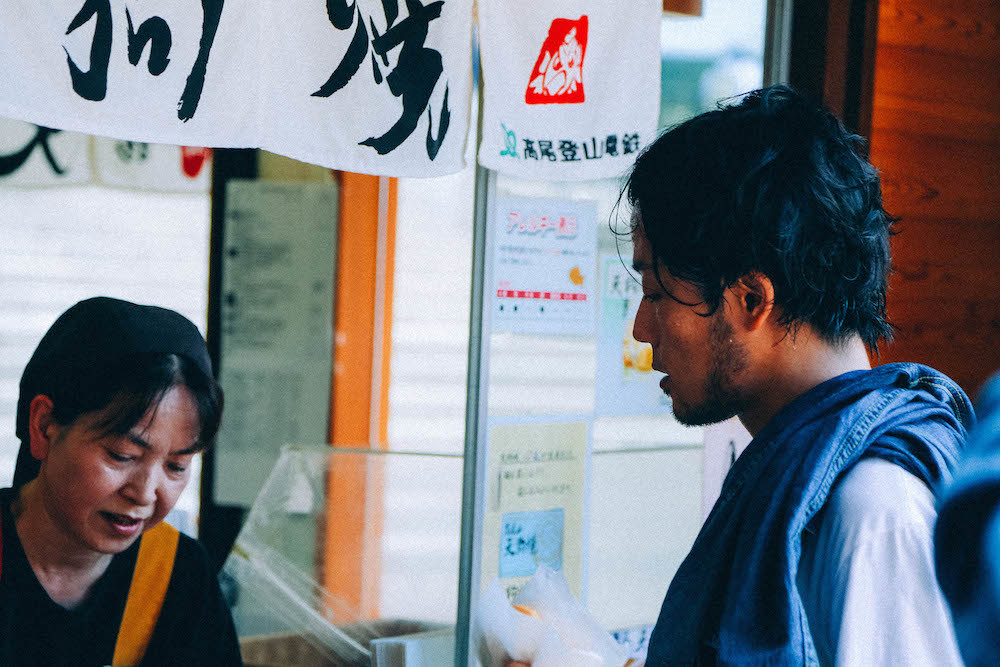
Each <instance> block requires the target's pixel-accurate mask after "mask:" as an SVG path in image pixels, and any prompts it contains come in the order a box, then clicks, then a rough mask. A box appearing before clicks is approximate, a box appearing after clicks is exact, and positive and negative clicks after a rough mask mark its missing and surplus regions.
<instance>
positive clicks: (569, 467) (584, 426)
mask: <svg viewBox="0 0 1000 667" xmlns="http://www.w3.org/2000/svg"><path fill="white" fill-rule="evenodd" d="M488 452H489V453H488V464H487V465H488V468H487V478H486V479H487V488H486V494H487V495H486V511H485V514H484V520H483V538H482V561H481V562H482V582H481V587H482V588H484V587H485V586H486V585H488V584H489V582H490V581H492V580H493V579H494V578H496V577H499V578H500V580H501V583H502V584H503V585H504V588H505V589H506V590H507V594H508V596H510V597H513V596H514V595H515V594H516V593H517V591H518V590H520V588H521V586H523V585H524V583H525V582H526V581H527V580H528V579H529V578H530V577H531V575H532V574H534V572H535V568H536V567H537V564H538V563H544V564H545V565H548V566H549V567H552V568H553V569H557V570H558V569H561V570H562V572H563V574H564V576H565V577H566V580H567V581H568V582H569V585H570V588H571V589H572V591H573V593H574V594H575V595H576V596H578V597H580V596H581V595H582V593H583V579H584V576H583V575H584V565H585V564H584V544H585V537H586V530H585V526H586V498H587V474H588V469H589V466H588V458H589V453H590V423H589V421H583V420H580V421H560V420H546V419H534V420H521V421H516V422H515V421H501V420H494V421H493V423H491V426H490V429H489V448H488Z"/></svg>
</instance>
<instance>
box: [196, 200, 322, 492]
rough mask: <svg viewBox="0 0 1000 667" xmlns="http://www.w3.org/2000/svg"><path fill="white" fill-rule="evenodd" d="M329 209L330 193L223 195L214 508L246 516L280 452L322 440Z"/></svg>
mask: <svg viewBox="0 0 1000 667" xmlns="http://www.w3.org/2000/svg"><path fill="white" fill-rule="evenodd" d="M337 206H338V189H337V187H336V185H333V184H318V183H270V182H266V181H241V180H237V181H230V182H229V183H228V185H227V190H226V213H225V248H224V251H223V272H222V273H223V285H222V303H221V306H220V310H221V320H222V326H221V346H220V347H221V361H220V369H219V370H220V373H219V379H220V382H221V384H222V388H223V390H224V391H225V395H226V412H225V416H224V418H223V423H222V427H221V429H220V431H219V437H218V443H217V445H216V466H215V495H216V501H217V502H219V503H223V504H234V505H244V506H249V505H250V504H251V503H252V502H253V500H254V498H255V497H256V495H257V492H258V491H259V489H260V488H261V486H262V485H263V483H264V480H265V479H266V477H267V475H268V473H269V472H270V470H271V468H272V466H273V465H274V463H275V462H276V461H277V459H278V454H279V450H280V448H281V446H282V445H284V444H288V443H302V442H308V443H316V442H325V441H326V439H327V431H328V415H329V412H330V375H331V369H332V363H333V289H334V287H333V283H334V275H335V264H336V243H335V237H336V228H337V224H336V223H337Z"/></svg>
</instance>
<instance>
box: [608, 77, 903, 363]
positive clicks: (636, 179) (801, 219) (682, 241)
mask: <svg viewBox="0 0 1000 667" xmlns="http://www.w3.org/2000/svg"><path fill="white" fill-rule="evenodd" d="M862 146H863V139H862V138H861V137H859V136H857V135H854V134H852V133H850V132H848V131H847V130H846V129H845V128H844V126H843V125H842V124H841V123H840V121H838V120H837V119H836V118H835V117H834V116H833V115H832V114H831V113H829V112H828V111H826V110H825V109H823V108H822V107H820V106H818V105H816V104H814V103H812V102H811V101H809V100H808V99H807V98H806V97H804V96H803V95H801V94H800V93H798V92H796V91H794V90H792V89H791V88H789V87H787V86H784V85H779V86H773V87H770V88H765V89H763V90H757V91H754V92H751V93H749V94H747V95H746V96H745V97H743V98H742V99H741V100H740V102H739V103H737V104H733V105H730V106H720V107H719V108H718V109H716V110H713V111H709V112H707V113H704V114H701V115H699V116H696V117H694V118H692V119H690V120H688V121H686V122H684V123H682V124H680V125H678V126H676V127H674V128H672V129H670V130H669V131H667V132H665V133H664V134H662V135H661V136H660V137H659V138H658V139H657V140H656V141H655V142H653V143H652V144H651V145H650V146H649V147H647V148H646V149H645V150H644V151H643V152H642V153H641V154H640V155H639V157H638V159H637V160H636V162H635V165H634V166H633V168H632V170H631V172H630V174H629V176H628V179H627V181H626V183H625V186H624V189H623V194H627V197H628V201H629V203H630V204H631V205H632V207H633V211H635V212H637V213H638V214H639V215H638V216H636V217H633V222H632V230H631V231H633V232H635V231H636V228H637V227H638V231H639V232H641V233H642V234H643V235H644V236H645V237H646V238H647V239H648V240H649V243H650V246H651V248H652V252H653V256H654V258H655V260H656V262H657V268H658V269H659V268H660V267H662V268H664V269H666V270H667V271H668V272H669V273H670V275H672V276H673V277H675V278H678V279H680V280H684V281H688V282H691V283H693V284H694V285H696V286H697V287H698V288H699V289H700V291H701V294H702V298H703V299H704V300H705V304H706V305H707V306H708V307H709V309H710V311H711V312H714V311H715V310H716V309H717V308H718V307H719V304H720V303H721V300H722V296H723V292H724V291H725V290H726V288H727V287H730V286H732V285H734V284H735V283H736V282H737V281H738V280H739V278H741V277H742V276H744V275H746V274H748V273H754V272H756V273H761V274H763V275H766V276H767V277H768V278H769V279H770V280H771V282H772V284H773V285H774V290H775V305H776V306H777V308H779V309H780V313H781V319H780V320H779V322H780V323H781V324H783V325H784V326H785V327H786V328H787V329H788V331H789V332H790V333H792V334H793V335H794V332H795V330H796V329H797V328H798V326H799V325H801V324H802V323H808V324H809V325H811V326H812V327H813V328H814V329H815V330H816V331H817V332H818V333H819V334H820V335H821V336H822V337H823V338H824V339H825V340H828V341H830V342H833V343H837V342H841V341H844V340H845V339H847V338H848V337H850V336H851V335H853V334H855V333H857V334H858V335H860V337H861V339H862V340H863V341H864V343H865V344H866V345H867V346H868V348H869V349H871V350H872V351H875V352H876V353H877V346H878V343H879V341H880V340H884V341H886V342H888V341H891V340H892V330H893V328H894V327H893V325H891V324H890V323H889V322H888V319H887V317H886V312H885V300H886V290H887V288H888V277H889V273H890V271H891V263H890V257H889V236H890V235H891V233H892V229H891V228H892V225H893V223H894V222H896V220H895V219H894V218H893V217H891V216H890V215H889V214H888V213H886V211H885V209H884V208H883V207H882V193H881V188H880V185H879V176H878V172H877V171H876V170H875V168H874V167H873V166H872V165H871V164H870V163H869V162H868V161H867V159H866V158H865V157H863V155H862V154H861V152H860V150H859V149H861V148H862Z"/></svg>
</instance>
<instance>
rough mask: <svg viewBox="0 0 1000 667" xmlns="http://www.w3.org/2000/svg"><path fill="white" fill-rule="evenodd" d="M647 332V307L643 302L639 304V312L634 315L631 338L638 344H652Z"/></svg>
mask: <svg viewBox="0 0 1000 667" xmlns="http://www.w3.org/2000/svg"><path fill="white" fill-rule="evenodd" d="M649 334H650V332H649V307H648V306H647V305H646V302H645V301H642V302H640V303H639V310H637V311H636V313H635V320H634V321H633V322H632V338H635V339H636V340H637V341H639V342H640V343H652V342H653V341H652V340H650V338H651V337H650V335H649Z"/></svg>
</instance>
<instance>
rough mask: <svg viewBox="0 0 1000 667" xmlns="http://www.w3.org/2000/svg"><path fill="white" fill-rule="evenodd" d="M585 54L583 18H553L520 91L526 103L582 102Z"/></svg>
mask: <svg viewBox="0 0 1000 667" xmlns="http://www.w3.org/2000/svg"><path fill="white" fill-rule="evenodd" d="M586 52H587V15H586V14H584V15H583V16H581V17H580V18H579V19H577V20H576V21H573V20H571V19H555V20H553V21H552V25H551V26H549V35H548V37H546V38H545V42H544V43H543V44H542V49H541V51H540V52H539V53H538V60H536V61H535V67H534V69H532V71H531V76H530V77H529V79H528V88H527V90H525V91H524V101H525V103H527V104H578V103H580V102H583V56H584V55H585V54H586Z"/></svg>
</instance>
